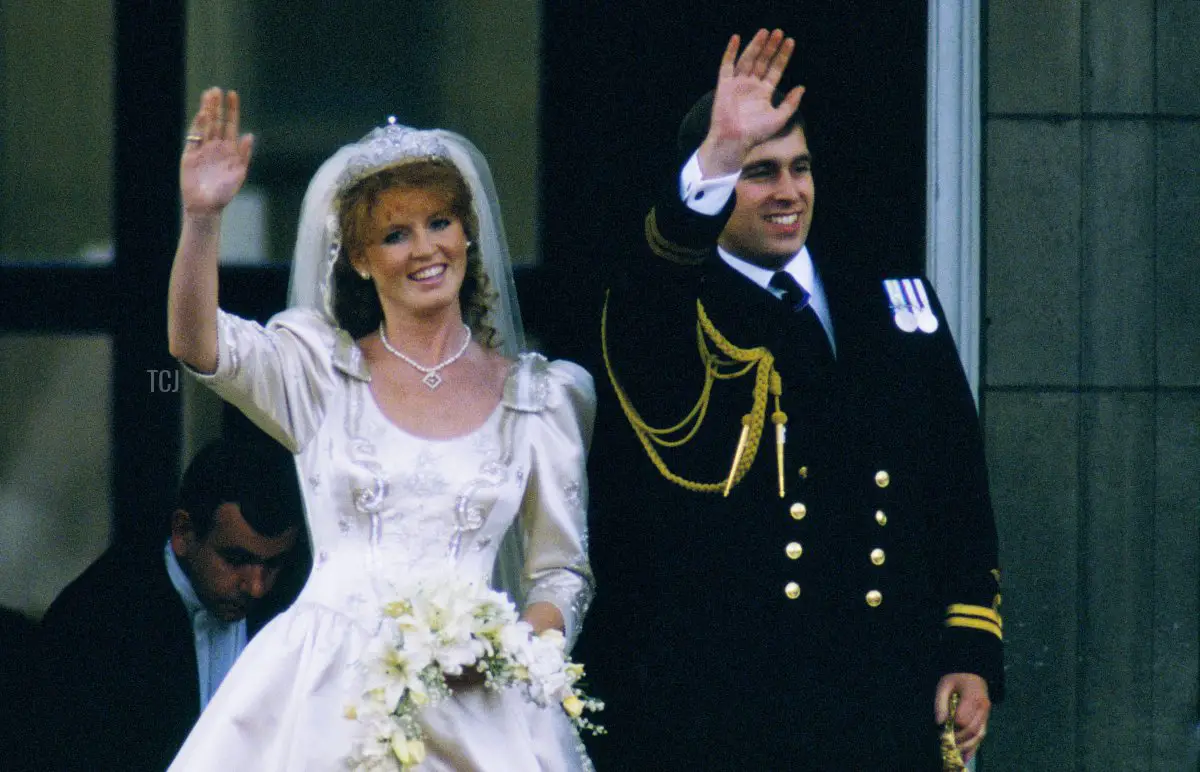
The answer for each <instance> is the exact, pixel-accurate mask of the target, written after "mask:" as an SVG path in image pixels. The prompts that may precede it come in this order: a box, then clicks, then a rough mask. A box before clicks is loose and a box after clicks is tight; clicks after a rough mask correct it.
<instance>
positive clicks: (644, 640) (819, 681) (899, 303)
mask: <svg viewBox="0 0 1200 772" xmlns="http://www.w3.org/2000/svg"><path fill="white" fill-rule="evenodd" d="M793 47H794V43H793V42H792V41H791V40H790V39H785V38H784V36H783V34H782V33H781V32H780V31H778V30H777V31H775V32H774V33H771V34H768V33H767V32H766V31H765V30H763V31H760V32H759V33H758V34H757V35H756V36H755V37H754V38H753V40H751V41H750V43H749V44H748V45H747V46H746V48H745V50H744V51H742V52H741V54H740V55H739V53H738V51H739V40H738V38H737V36H734V37H733V39H731V40H730V43H729V46H728V47H727V49H726V51H725V54H724V57H723V58H722V61H721V66H720V71H719V77H718V81H717V86H716V90H715V93H713V94H710V95H709V96H708V97H706V98H703V99H702V100H701V101H700V102H699V103H698V104H697V105H696V106H695V107H694V108H693V109H692V111H691V112H690V113H689V114H688V116H687V117H686V118H685V119H684V121H683V125H682V126H681V128H680V132H679V150H680V153H681V155H680V161H679V165H678V166H677V167H675V171H674V172H673V174H672V177H671V179H670V180H669V181H668V183H667V184H666V185H665V186H664V187H663V192H662V194H661V195H660V196H659V198H658V202H657V204H656V205H655V207H654V208H653V209H652V210H651V212H650V214H649V216H648V218H647V221H646V237H647V246H648V252H649V253H650V254H648V255H646V256H644V257H642V259H641V260H640V261H639V262H637V263H632V264H629V265H623V266H621V270H620V271H614V272H613V277H612V279H611V280H610V282H609V293H608V300H607V303H606V309H605V313H604V318H603V320H602V330H603V333H602V340H601V344H602V348H603V351H602V354H603V356H602V357H601V358H598V361H599V362H602V364H599V365H598V368H599V370H602V371H606V372H607V377H604V376H598V377H597V383H598V386H602V385H603V386H606V387H607V388H606V389H604V390H603V391H601V394H600V399H601V408H600V411H599V415H601V416H602V417H603V421H604V422H603V423H602V425H601V426H599V427H598V430H597V438H596V442H595V446H594V448H593V453H592V456H591V457H592V459H593V468H592V470H591V471H592V475H593V479H592V490H593V499H594V503H593V513H594V514H593V517H592V545H593V547H592V558H593V565H594V566H595V569H596V574H597V582H598V585H599V586H600V587H601V588H603V589H602V592H601V594H600V595H599V596H598V597H597V602H596V606H595V607H594V609H593V615H592V617H591V618H590V620H589V628H590V629H591V630H592V631H593V633H592V635H591V638H592V642H593V643H594V642H596V641H598V640H599V638H600V637H601V636H603V643H604V646H602V647H599V646H598V647H596V650H593V651H587V652H586V654H584V655H583V659H584V660H585V661H588V660H591V662H590V664H591V665H592V668H591V673H592V674H593V676H594V678H595V691H596V693H598V694H600V695H601V696H603V697H604V698H605V699H606V700H607V702H608V710H607V711H606V714H605V716H604V719H605V723H606V724H607V725H608V728H609V730H610V734H609V736H608V737H607V738H602V741H601V742H599V743H596V746H597V747H596V756H597V763H598V765H599V766H601V768H603V766H604V761H605V759H606V757H609V756H610V755H611V758H609V759H608V761H609V765H610V766H612V767H613V768H614V769H623V770H642V769H644V770H667V771H669V770H680V772H682V771H683V770H694V769H721V770H743V769H745V770H751V769H753V770H776V769H788V770H812V771H814V772H818V771H819V772H830V771H832V770H837V771H838V772H842V771H843V770H854V771H857V770H871V771H875V770H897V771H902V772H917V771H919V770H938V769H941V759H940V750H939V724H941V723H942V722H945V721H946V720H947V719H948V717H949V716H950V711H951V704H952V701H953V702H957V704H958V707H957V712H956V714H955V717H954V722H953V728H954V730H955V735H956V740H957V743H958V746H959V748H960V749H962V751H963V752H964V753H965V755H967V756H968V757H969V756H970V755H972V754H973V753H974V752H975V750H976V749H977V748H978V746H979V743H980V742H981V740H982V739H983V736H984V734H985V733H986V728H987V721H988V717H989V713H990V707H991V704H992V702H993V701H998V700H999V699H1000V697H1001V695H1002V692H1003V669H1002V661H1001V638H1002V621H1001V618H1000V614H999V611H998V609H999V605H1000V595H999V569H998V567H997V566H998V562H997V556H996V533H995V526H994V523H993V517H992V510H991V504H990V501H989V496H988V490H987V477H986V470H985V466H984V458H983V451H982V441H981V437H980V429H979V422H978V419H977V416H976V411H975V406H974V402H973V399H972V396H971V392H970V389H969V387H968V385H967V382H966V379H965V377H964V375H963V371H962V368H961V366H960V364H959V361H958V357H957V354H956V350H955V347H954V343H953V341H952V339H951V337H950V333H949V329H948V325H947V324H946V320H945V319H944V318H943V316H942V310H941V307H940V305H939V304H938V301H937V298H936V296H935V294H934V291H933V287H932V286H931V285H930V284H929V283H928V281H926V280H925V279H924V277H922V276H919V275H915V274H911V273H903V272H895V271H892V270H889V269H888V268H887V267H886V266H887V265H888V261H887V260H886V258H887V257H890V256H889V255H887V254H886V252H887V250H888V234H887V232H886V231H880V232H879V234H878V240H877V241H878V244H879V245H880V251H881V253H882V254H880V255H875V254H867V255H864V254H853V255H852V254H847V253H846V250H844V249H839V246H838V244H837V243H836V242H834V241H829V240H827V241H825V242H822V243H820V244H815V243H814V244H812V245H810V244H809V241H808V233H809V226H810V224H811V222H812V217H813V208H814V201H815V182H814V176H813V158H812V154H811V152H810V150H809V144H808V138H809V131H808V128H807V127H806V125H805V123H804V120H803V118H802V117H801V116H800V113H799V103H800V97H801V93H802V89H799V88H797V89H793V90H791V91H790V92H788V93H786V94H783V93H780V92H778V91H777V90H776V86H777V84H778V83H779V80H780V77H781V75H782V72H783V70H784V68H785V66H786V64H787V61H788V58H789V57H790V55H791V53H792V50H793ZM810 246H811V249H810ZM877 258H878V259H877ZM595 631H602V632H595ZM585 638H586V636H585ZM584 643H585V645H586V644H587V643H588V641H586V640H585V641H584Z"/></svg>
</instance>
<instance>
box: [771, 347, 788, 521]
mask: <svg viewBox="0 0 1200 772" xmlns="http://www.w3.org/2000/svg"><path fill="white" fill-rule="evenodd" d="M771 393H772V394H774V395H775V412H774V413H772V414H771V421H772V422H773V423H774V424H775V468H776V470H778V472H779V498H781V499H782V498H783V497H784V496H786V495H787V487H786V485H785V484H784V474H783V446H784V443H785V442H786V441H787V413H785V412H783V407H782V406H781V405H780V404H779V398H780V397H781V396H783V379H782V378H780V377H779V373H778V371H776V370H772V371H771Z"/></svg>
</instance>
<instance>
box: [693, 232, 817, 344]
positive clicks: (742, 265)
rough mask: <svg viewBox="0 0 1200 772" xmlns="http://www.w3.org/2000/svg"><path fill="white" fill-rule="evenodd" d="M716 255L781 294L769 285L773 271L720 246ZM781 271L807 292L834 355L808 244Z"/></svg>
mask: <svg viewBox="0 0 1200 772" xmlns="http://www.w3.org/2000/svg"><path fill="white" fill-rule="evenodd" d="M717 254H718V255H719V256H720V257H721V259H722V260H724V261H725V262H726V263H727V264H728V265H729V267H730V268H732V269H734V270H735V271H737V272H738V273H740V274H742V275H743V276H745V277H746V278H747V279H749V280H750V281H752V282H754V283H755V284H757V285H758V286H760V287H762V288H763V289H764V290H766V291H767V292H770V293H771V294H772V295H775V296H776V297H781V296H780V295H779V294H778V293H777V292H776V290H775V289H773V288H772V287H771V286H770V282H771V277H772V276H774V275H775V271H772V270H770V269H767V268H762V267H761V266H757V265H754V264H753V263H748V262H746V261H745V260H743V259H742V258H740V257H737V256H736V255H734V254H733V253H731V252H729V251H728V250H727V249H725V248H724V247H721V246H718V247H717ZM781 270H784V271H787V272H788V273H790V274H791V275H792V278H794V279H795V280H796V281H797V282H798V283H799V284H800V286H801V287H803V288H804V291H805V292H807V293H808V294H809V300H808V303H809V305H810V306H812V310H813V311H814V312H815V313H816V315H817V318H818V319H819V320H821V326H822V327H823V328H825V336H826V337H828V338H829V345H830V347H831V348H832V349H833V353H834V356H837V343H836V342H835V341H834V337H833V317H832V316H831V315H830V313H829V303H828V301H826V299H825V288H824V287H822V286H821V277H819V276H817V271H816V268H815V267H814V266H813V261H812V255H810V254H809V253H808V247H807V246H804V247H801V248H800V251H799V252H797V253H796V256H795V257H793V258H792V259H791V260H789V261H788V262H787V264H786V265H784V266H783V268H782V269H781Z"/></svg>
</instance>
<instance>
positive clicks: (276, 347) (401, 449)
mask: <svg viewBox="0 0 1200 772" xmlns="http://www.w3.org/2000/svg"><path fill="white" fill-rule="evenodd" d="M218 361H219V366H218V369H217V371H216V372H215V373H213V374H212V375H208V376H198V377H199V378H200V379H201V380H202V381H203V382H205V383H206V384H207V385H209V386H210V387H211V388H213V389H214V390H215V391H216V392H217V393H218V394H220V395H221V396H222V397H223V398H225V399H226V400H228V401H229V402H231V403H233V404H234V405H236V406H238V407H239V408H241V409H242V410H243V411H244V412H245V413H246V414H247V415H248V416H249V417H250V418H251V419H252V420H254V421H255V423H257V424H258V425H259V426H261V427H262V428H263V429H264V430H266V431H267V432H268V433H270V434H272V435H273V436H275V437H276V438H277V439H279V440H280V441H281V442H283V443H284V444H286V445H288V446H289V447H290V448H292V450H293V451H294V452H295V453H296V460H297V468H298V471H299V475H300V485H301V489H302V491H303V495H304V504H305V511H306V516H307V521H308V528H309V533H310V536H311V540H312V549H313V571H312V576H311V578H310V579H309V581H308V583H307V584H306V585H305V587H304V590H303V591H302V592H301V594H300V596H299V598H298V599H297V601H296V603H295V604H294V605H293V606H292V607H291V609H289V610H288V611H286V612H284V613H283V614H281V615H280V616H278V617H277V618H276V619H274V620H273V621H272V622H271V623H270V624H268V625H267V626H266V627H265V628H264V629H263V630H262V631H260V632H259V633H258V635H257V636H255V638H254V639H253V640H252V641H251V642H250V645H249V646H248V647H247V648H246V650H245V652H244V653H243V654H242V656H241V657H240V658H239V659H238V661H237V663H236V664H235V665H234V667H233V669H232V670H231V671H230V672H229V674H228V675H227V676H226V678H225V680H224V682H223V683H222V685H221V687H220V689H219V690H218V691H217V694H216V695H215V696H214V698H213V700H212V701H211V702H210V703H209V706H208V708H207V710H205V712H204V714H203V715H202V716H201V717H200V720H199V722H198V723H197V724H196V726H195V728H194V729H193V731H192V733H191V735H190V736H189V737H188V739H187V742H186V743H185V744H184V746H183V748H182V749H181V750H180V753H179V755H178V757H177V758H176V759H175V761H174V763H173V764H172V765H171V767H170V769H171V770H172V771H174V772H178V771H180V770H204V771H208V770H219V771H220V772H243V771H246V770H255V771H256V772H270V771H278V772H282V771H283V770H287V771H288V772H299V771H300V770H322V771H325V770H344V769H348V768H349V765H348V763H347V760H346V759H347V757H348V756H349V755H350V754H351V753H352V752H353V750H354V748H355V746H356V743H358V742H359V741H361V739H362V733H363V731H364V729H365V724H363V723H362V722H359V721H356V720H354V719H352V718H347V717H346V708H347V706H349V705H351V704H355V703H356V702H358V700H359V698H360V696H361V691H362V689H361V683H362V677H363V672H364V668H363V658H364V657H365V656H367V652H368V649H369V645H370V643H371V641H372V639H373V636H375V635H377V633H378V631H379V629H380V617H379V610H380V606H381V604H382V603H383V602H385V601H386V600H388V598H385V597H382V595H384V594H385V593H386V588H387V580H388V579H389V578H400V577H404V576H410V575H412V574H413V573H415V572H423V571H426V570H430V569H435V570H436V569H438V568H439V567H443V566H445V565H446V564H448V563H449V564H452V565H454V566H455V568H456V570H457V571H461V572H463V574H464V575H468V576H474V577H481V578H490V577H491V576H492V575H493V571H494V569H495V567H496V562H497V557H498V555H501V554H504V555H508V554H510V552H511V551H510V550H509V549H507V548H506V549H505V550H504V551H503V552H502V551H501V549H500V547H501V543H502V541H503V540H504V537H505V535H506V533H508V532H509V530H510V527H511V526H513V525H514V523H517V524H518V525H519V533H520V534H521V537H522V538H521V544H520V545H519V547H518V549H523V553H524V558H523V563H524V565H523V566H517V567H516V568H517V569H518V570H519V571H520V574H521V577H522V579H523V580H524V581H523V582H522V584H523V588H522V590H521V592H523V594H525V597H524V599H523V601H524V602H525V603H530V602H533V601H549V602H551V603H554V604H555V605H556V606H557V607H558V608H559V609H560V610H561V611H562V613H563V617H564V619H565V620H566V628H567V637H568V641H570V640H573V638H574V636H575V634H576V633H577V632H578V629H579V625H580V622H581V619H582V617H583V614H584V612H585V610H586V606H587V603H588V600H589V599H590V597H591V592H592V579H591V572H590V569H589V567H588V563H587V548H586V539H587V537H586V525H585V509H586V502H587V482H586V477H585V462H586V449H587V445H588V442H589V441H590V435H591V429H592V421H593V417H594V413H595V392H594V387H593V384H592V379H591V376H589V375H588V374H587V373H586V372H585V371H584V370H582V369H581V368H579V367H578V366H576V365H574V364H571V363H569V362H563V361H559V362H553V363H550V362H547V361H546V360H545V359H544V358H543V357H541V356H538V355H535V354H531V355H523V356H522V357H521V358H520V360H519V361H518V362H517V363H516V364H515V365H514V366H513V369H512V371H511V373H510V375H509V377H508V379H507V381H506V384H505V388H504V396H503V399H502V401H501V403H500V405H499V406H498V407H497V408H496V410H495V411H494V412H493V413H492V415H491V416H490V417H489V418H488V419H487V420H486V421H485V422H484V424H483V425H482V426H480V427H479V428H477V429H475V430H474V431H472V432H470V433H469V434H467V435H465V436H461V437H457V438H454V439H446V440H434V439H423V438H420V437H416V436H413V435H412V434H409V433H407V432H405V431H403V430H402V429H400V428H399V427H397V426H396V425H394V424H393V423H391V422H390V421H389V420H388V419H387V418H386V417H385V416H384V415H383V413H382V412H381V411H380V410H379V408H378V407H377V405H376V404H375V402H374V400H373V398H372V396H371V392H370V388H369V385H370V384H369V379H370V374H369V372H368V371H367V368H366V363H365V362H364V360H363V358H362V354H361V352H360V350H359V349H358V347H357V345H356V344H355V343H354V342H353V341H352V340H351V339H350V338H349V336H348V335H347V334H346V333H345V332H343V331H340V330H338V329H337V328H335V327H333V326H331V325H330V324H329V323H328V322H327V321H325V320H324V319H323V317H322V316H321V315H320V314H318V313H317V312H316V311H313V310H307V309H292V310H289V311H285V312H283V313H282V314H279V315H278V316H276V317H275V318H274V319H273V320H272V321H271V323H270V324H268V325H267V326H266V327H265V328H264V327H262V326H260V325H258V324H256V323H254V322H250V321H247V320H244V319H240V318H238V317H236V316H232V315H229V314H225V313H221V314H220V318H219V360H218ZM510 538H511V537H510ZM518 605H521V604H520V602H518ZM422 723H423V727H424V729H425V734H426V747H427V750H428V756H427V758H426V760H425V761H424V762H423V763H422V764H421V765H420V766H419V767H417V768H416V769H418V770H421V772H434V771H437V772H441V771H442V770H446V771H447V772H449V771H450V770H454V771H455V772H462V771H464V770H487V771H489V772H491V771H495V772H530V771H531V770H578V769H590V768H591V765H590V763H589V762H588V760H587V757H586V755H585V754H584V752H583V750H582V746H581V744H580V743H579V740H578V737H577V736H576V734H575V732H574V729H573V728H572V727H571V725H570V723H569V721H568V720H567V718H566V716H565V714H564V713H563V711H562V710H561V709H559V708H558V707H557V706H555V707H551V708H538V707H536V706H534V705H533V704H531V703H529V702H528V701H527V700H525V698H524V697H522V696H521V695H520V694H519V693H518V692H517V691H515V690H506V691H503V692H499V693H497V692H491V691H488V690H487V689H485V688H484V687H482V686H479V687H471V688H468V689H465V690H461V691H460V692H458V693H456V694H455V696H453V697H452V698H450V699H449V700H446V701H444V702H442V703H439V704H437V705H435V706H433V707H431V708H427V709H426V710H425V711H424V713H423V716H422Z"/></svg>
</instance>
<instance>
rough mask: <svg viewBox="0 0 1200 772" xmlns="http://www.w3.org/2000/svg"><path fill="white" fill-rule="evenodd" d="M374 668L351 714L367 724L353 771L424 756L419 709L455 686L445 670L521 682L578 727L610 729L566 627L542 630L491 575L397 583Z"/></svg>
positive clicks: (492, 682) (371, 662) (490, 683)
mask: <svg viewBox="0 0 1200 772" xmlns="http://www.w3.org/2000/svg"><path fill="white" fill-rule="evenodd" d="M393 591H394V594H393V595H392V597H396V598H398V600H395V601H392V602H390V603H387V604H386V605H385V606H384V607H383V629H382V630H381V631H380V635H379V636H378V637H377V640H376V643H375V650H374V651H372V652H371V654H370V656H369V659H368V661H367V662H366V663H365V665H366V668H367V683H366V688H365V691H364V693H363V698H362V701H361V702H360V703H359V704H357V705H352V706H349V707H348V708H347V710H346V715H347V718H352V719H357V720H358V721H361V722H363V723H364V724H366V727H365V729H366V732H365V737H366V739H365V740H364V741H363V742H362V744H361V746H360V747H359V748H357V749H356V752H355V753H354V755H353V756H351V758H350V762H351V764H350V766H351V768H352V769H355V770H396V769H399V770H408V769H411V768H412V767H415V766H416V765H418V764H420V763H421V761H422V760H424V758H425V744H424V742H423V737H424V735H423V732H422V730H421V725H420V723H419V721H418V714H419V712H420V710H421V709H422V708H424V707H426V706H429V705H433V704H436V703H437V702H439V701H441V700H444V699H446V698H447V697H449V696H450V695H451V686H450V684H449V683H448V682H447V676H451V677H453V676H461V675H463V674H464V673H465V672H467V671H468V670H471V669H474V670H477V671H480V672H482V673H483V675H484V679H485V685H486V687H487V688H489V689H495V690H499V689H504V688H507V687H517V688H519V689H521V690H522V691H523V692H524V694H525V696H526V697H527V698H528V699H529V700H530V701H532V702H533V703H535V704H537V705H539V706H541V707H548V706H551V705H554V704H558V705H560V706H561V707H562V709H563V710H564V711H565V712H566V714H567V716H568V717H569V718H570V719H571V721H572V723H573V724H574V725H575V726H576V727H577V728H579V729H586V730H589V731H591V732H593V733H595V734H602V733H603V732H604V728H603V727H601V726H599V725H597V724H595V723H593V722H592V721H591V720H589V719H588V718H587V717H586V716H584V711H585V710H586V711H596V710H601V709H603V707H604V704H603V703H602V702H600V701H599V700H595V699H592V698H590V697H587V696H586V695H585V694H584V693H583V692H582V691H581V690H580V689H579V687H578V686H577V684H578V682H579V679H580V678H581V677H582V676H583V666H582V665H580V664H578V663H575V662H572V661H571V660H570V659H569V658H568V657H567V654H566V649H565V647H566V641H565V639H564V638H563V635H562V633H560V632H558V631H557V630H548V631H546V632H544V633H542V634H541V635H536V636H535V635H534V634H533V629H532V628H531V627H530V625H529V624H528V623H526V622H522V621H520V620H519V618H518V615H517V610H516V607H515V606H514V605H513V603H512V601H511V600H509V598H508V596H507V595H505V594H504V593H501V592H496V591H495V590H492V589H490V588H489V587H488V586H487V585H486V584H484V583H483V582H472V581H467V580H465V579H462V578H458V577H455V576H453V575H448V576H444V577H427V578H425V579H422V580H419V581H416V582H413V583H412V584H410V585H409V586H406V587H395V588H393Z"/></svg>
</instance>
